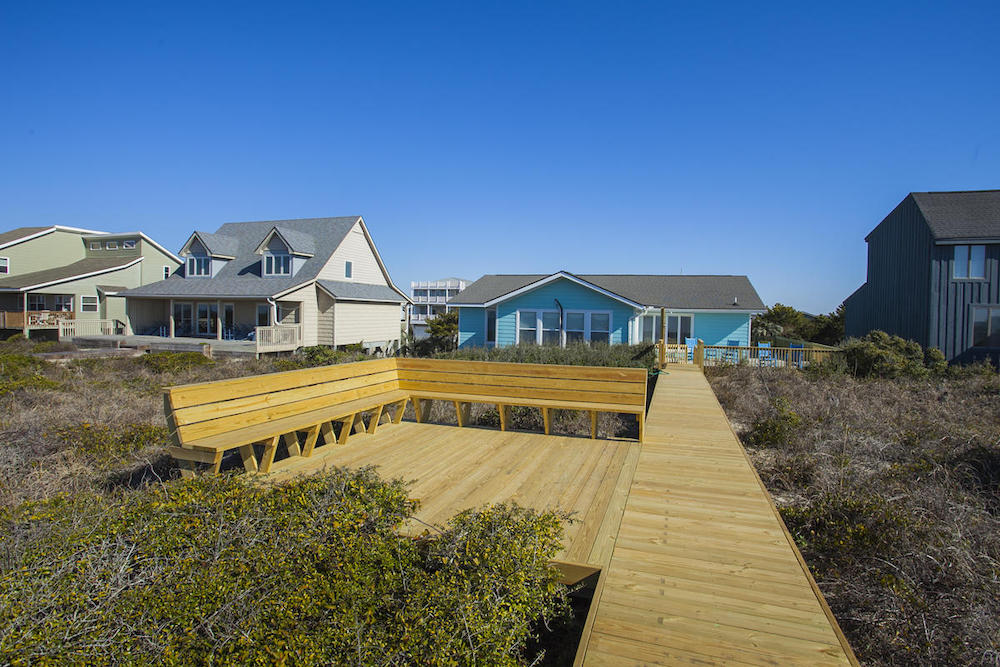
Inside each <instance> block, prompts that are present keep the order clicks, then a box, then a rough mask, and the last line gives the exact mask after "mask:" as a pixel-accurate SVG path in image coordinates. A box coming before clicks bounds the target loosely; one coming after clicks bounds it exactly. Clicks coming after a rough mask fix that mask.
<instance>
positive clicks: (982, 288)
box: [929, 244, 1000, 362]
mask: <svg viewBox="0 0 1000 667" xmlns="http://www.w3.org/2000/svg"><path fill="white" fill-rule="evenodd" d="M933 258H934V259H933V264H932V267H931V312H930V342H929V344H930V345H932V346H934V347H937V348H939V349H940V350H941V351H942V352H944V355H945V357H947V358H948V359H949V360H957V361H962V362H969V361H976V360H979V359H982V358H983V356H984V355H985V350H984V351H979V350H973V349H970V348H971V346H972V306H973V305H1000V245H997V244H993V245H987V246H986V279H985V280H969V279H959V280H955V279H954V278H952V276H953V275H954V266H953V263H954V259H955V250H954V246H950V245H939V246H934V250H933ZM993 355H994V358H995V356H996V352H995V351H994V353H993Z"/></svg>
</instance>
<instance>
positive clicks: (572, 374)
mask: <svg viewBox="0 0 1000 667" xmlns="http://www.w3.org/2000/svg"><path fill="white" fill-rule="evenodd" d="M397 362H398V373H399V388H400V389H402V390H403V391H410V392H421V391H425V392H446V393H449V394H469V395H479V396H495V397H497V398H498V399H502V398H503V397H505V396H507V397H520V398H540V399H552V400H563V401H567V402H569V403H577V402H580V403H605V404H607V403H615V404H619V405H630V406H636V407H645V405H646V376H647V373H646V369H644V368H610V367H598V366H555V365H550V364H509V363H501V362H495V361H459V360H452V359H409V358H400V359H397ZM498 402H502V400H498Z"/></svg>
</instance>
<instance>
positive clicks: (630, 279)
mask: <svg viewBox="0 0 1000 667" xmlns="http://www.w3.org/2000/svg"><path fill="white" fill-rule="evenodd" d="M561 273H562V272H560V273H555V274H516V275H503V274H500V275H487V276H483V277H482V278H480V279H479V280H477V281H476V282H474V283H472V284H471V285H469V286H468V287H466V288H465V289H464V290H462V291H461V292H459V293H458V294H457V295H456V296H454V297H453V298H452V299H451V300H450V301H449V302H448V303H449V304H450V305H463V304H464V305H479V306H481V305H485V304H486V303H489V302H493V301H498V300H500V301H502V300H505V299H506V298H510V296H512V293H514V292H517V291H518V290H522V289H525V288H528V287H530V286H532V285H534V284H535V283H541V282H542V281H545V280H546V279H549V278H552V277H554V276H555V277H560V274H561ZM568 275H571V276H573V277H575V278H578V279H579V280H581V281H584V282H586V283H590V284H592V285H594V286H596V287H598V288H600V289H602V290H604V291H607V292H611V293H612V294H614V295H617V296H619V297H621V298H622V299H624V300H627V301H631V302H634V303H637V304H641V305H642V306H646V307H651V308H671V309H674V310H680V309H687V310H732V311H734V312H743V311H756V310H764V302H763V301H761V299H760V295H758V294H757V290H755V289H754V287H753V285H751V284H750V280H749V278H747V277H746V276H670V275H659V276H657V275H639V274H568ZM734 301H735V302H736V303H735V305H734Z"/></svg>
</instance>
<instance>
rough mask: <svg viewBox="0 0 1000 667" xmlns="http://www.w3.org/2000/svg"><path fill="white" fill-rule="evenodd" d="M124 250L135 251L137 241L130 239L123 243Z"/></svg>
mask: <svg viewBox="0 0 1000 667" xmlns="http://www.w3.org/2000/svg"><path fill="white" fill-rule="evenodd" d="M122 250H135V240H134V239H128V240H127V241H122Z"/></svg>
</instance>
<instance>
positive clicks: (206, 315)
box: [197, 303, 219, 336]
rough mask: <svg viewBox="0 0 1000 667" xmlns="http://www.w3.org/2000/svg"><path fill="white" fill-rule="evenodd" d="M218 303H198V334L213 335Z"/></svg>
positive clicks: (216, 324) (216, 321) (217, 319)
mask: <svg viewBox="0 0 1000 667" xmlns="http://www.w3.org/2000/svg"><path fill="white" fill-rule="evenodd" d="M218 321H219V305H218V304H216V303H199V304H198V330H197V334H198V335H199V336H214V335H215V334H216V332H217V331H218V329H217V328H216V327H217V326H218Z"/></svg>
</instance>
